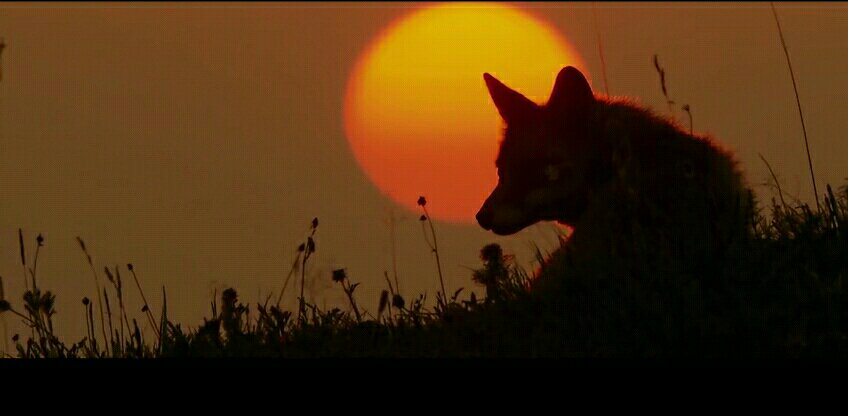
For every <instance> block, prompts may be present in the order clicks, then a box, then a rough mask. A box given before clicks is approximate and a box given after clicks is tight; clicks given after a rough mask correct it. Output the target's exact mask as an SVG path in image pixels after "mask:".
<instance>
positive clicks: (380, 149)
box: [344, 3, 585, 223]
mask: <svg viewBox="0 0 848 416" xmlns="http://www.w3.org/2000/svg"><path fill="white" fill-rule="evenodd" d="M567 65H572V66H575V67H578V68H581V69H584V68H585V67H584V65H583V63H582V60H581V59H580V57H579V56H578V54H577V53H576V52H575V51H574V49H573V48H572V47H571V45H569V43H568V42H567V41H566V40H565V39H564V38H563V37H562V36H561V35H560V34H558V33H557V32H556V31H555V30H554V29H552V28H551V27H549V26H548V25H547V24H546V23H544V22H542V21H540V20H538V19H536V18H534V17H533V16H531V15H529V14H527V13H525V12H522V11H520V10H518V9H516V8H514V7H511V6H508V5H502V4H489V3H471V4H463V3H458V4H456V3H451V4H444V5H437V6H430V7H427V8H424V9H422V10H418V11H416V12H413V13H411V14H409V15H407V16H404V17H402V18H401V19H399V20H398V21H396V22H394V23H393V24H392V25H391V26H389V27H388V28H386V29H385V30H384V31H383V32H382V33H381V34H380V35H379V36H378V38H377V39H375V40H374V41H373V42H372V43H371V44H370V45H369V47H368V49H367V50H366V51H364V53H363V54H362V55H361V56H360V58H359V60H358V62H357V64H356V66H355V67H354V70H353V72H352V74H351V76H350V78H349V81H348V86H347V95H346V99H345V109H344V118H345V119H344V122H345V131H346V133H347V138H348V141H349V143H350V146H351V149H352V151H353V154H354V155H355V157H356V159H357V161H358V162H359V164H360V166H361V167H362V169H363V170H364V171H365V172H366V174H367V175H368V177H369V178H370V179H371V181H372V182H373V183H374V184H375V185H376V186H377V188H379V189H380V190H381V192H383V193H384V194H385V195H387V196H388V197H389V198H391V199H392V200H393V201H395V202H396V203H398V204H400V205H402V206H405V207H407V208H409V209H411V210H414V211H415V212H417V207H416V206H415V203H416V200H417V199H418V196H419V195H426V197H427V200H428V201H429V202H430V203H429V205H428V209H429V210H430V212H431V214H432V215H433V217H434V218H436V219H440V220H445V221H450V222H455V223H467V222H471V221H473V219H474V214H475V213H476V212H477V210H478V209H479V208H480V205H481V204H482V203H483V201H484V200H485V199H486V196H487V195H488V194H489V192H491V190H492V188H493V187H494V185H495V184H496V183H497V173H496V170H495V167H494V160H495V157H496V155H497V150H498V140H499V139H500V130H501V128H502V127H503V125H502V123H503V122H502V121H501V118H500V116H499V115H498V112H497V110H496V109H495V107H494V105H493V104H492V103H491V100H490V98H489V94H488V92H487V90H486V86H485V83H484V81H483V73H484V72H488V73H491V74H492V75H494V76H496V77H498V79H500V80H502V81H503V82H504V83H506V84H507V85H510V86H511V87H513V88H515V89H516V90H517V91H519V92H521V93H523V94H524V95H526V96H527V97H529V98H531V99H533V100H535V101H536V102H539V103H543V102H545V100H546V99H547V97H548V94H549V93H550V90H551V86H552V85H553V81H554V78H555V77H556V75H557V73H558V72H559V70H560V69H561V68H563V67H564V66H567Z"/></svg>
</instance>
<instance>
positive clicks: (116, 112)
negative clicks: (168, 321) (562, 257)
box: [0, 3, 848, 348]
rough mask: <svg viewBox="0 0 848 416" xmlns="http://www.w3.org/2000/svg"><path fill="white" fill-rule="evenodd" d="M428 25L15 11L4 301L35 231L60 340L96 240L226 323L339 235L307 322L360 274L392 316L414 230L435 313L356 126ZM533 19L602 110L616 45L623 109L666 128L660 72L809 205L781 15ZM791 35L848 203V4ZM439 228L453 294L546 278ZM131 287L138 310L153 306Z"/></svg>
mask: <svg viewBox="0 0 848 416" xmlns="http://www.w3.org/2000/svg"><path fill="white" fill-rule="evenodd" d="M418 7H420V6H419V5H418V4H415V3H379V4H366V3H335V4H333V3H329V4H312V3H310V4H308V5H306V4H297V3H283V4H273V3H259V4H248V3H238V4H226V3H213V4H207V5H204V4H197V3H192V4H160V3H155V4H153V3H141V4H138V5H134V4H131V3H118V4H113V5H112V4H106V3H96V4H95V3H92V4H72V3H60V4H59V3H57V4H50V3H30V4H26V3H3V4H2V5H0V37H3V38H4V39H5V42H6V44H7V47H6V49H5V51H4V52H3V54H2V58H0V62H2V71H3V78H2V81H0V276H3V278H4V283H5V289H6V294H7V295H6V296H7V298H10V299H12V301H13V304H15V305H17V306H18V307H20V302H19V300H20V295H21V293H22V286H23V283H22V273H23V272H22V270H21V265H20V257H19V251H18V236H17V230H18V228H23V230H24V232H25V237H26V242H27V245H28V255H29V256H30V258H31V256H32V254H33V250H34V246H35V244H34V242H35V236H36V234H37V233H39V232H41V233H43V234H44V236H45V238H46V246H45V247H44V248H43V249H42V252H41V253H40V254H39V256H40V257H39V267H38V274H39V280H40V282H41V285H42V286H43V287H45V288H48V289H51V290H54V291H55V292H56V293H57V294H58V300H57V309H58V310H59V314H58V315H57V318H58V323H59V325H60V329H59V332H60V333H61V334H74V335H75V337H76V336H81V334H83V332H84V328H85V324H84V321H83V320H82V317H83V308H82V305H81V303H80V299H82V297H83V296H93V291H94V289H93V286H94V284H93V281H92V276H91V272H90V270H89V269H88V264H87V263H86V261H85V258H84V256H83V254H82V252H81V251H80V249H79V246H78V245H77V243H76V241H75V237H76V236H81V237H82V238H83V239H84V240H85V241H86V243H87V245H88V247H89V250H90V251H91V252H92V254H93V256H94V259H95V262H96V265H97V268H98V272H100V273H101V284H103V282H104V281H105V278H104V276H103V275H102V267H103V266H104V265H112V266H114V265H117V264H121V265H124V264H126V263H128V262H132V263H134V265H135V266H136V268H137V271H138V272H139V276H140V278H141V279H142V286H143V287H144V289H145V291H146V294H147V297H148V298H149V300H150V301H151V303H152V306H153V307H154V308H155V310H158V309H159V307H160V306H161V286H162V285H165V286H166V287H167V290H168V299H169V310H170V311H171V315H172V317H174V318H175V319H176V320H177V321H178V322H181V323H182V324H183V325H188V326H196V325H198V324H199V323H200V320H201V317H203V316H204V315H205V316H208V315H209V302H210V300H211V294H212V291H213V289H214V288H218V289H219V292H220V289H221V288H223V287H226V286H227V285H230V286H234V287H235V288H237V289H238V290H239V293H240V295H241V298H242V300H244V301H249V302H256V301H257V300H258V299H259V296H260V292H261V294H262V296H263V297H264V296H265V295H267V294H269V293H270V292H271V291H279V289H280V288H281V286H282V282H283V279H284V277H285V276H286V274H287V272H288V270H289V267H290V265H291V262H292V260H293V258H294V254H295V248H296V247H297V245H298V244H300V243H301V242H302V241H303V239H304V238H305V236H306V232H307V228H308V226H309V223H310V221H311V220H312V218H313V217H318V218H319V219H320V225H319V229H318V232H317V238H316V242H317V249H318V251H317V254H316V256H315V257H313V258H312V259H310V262H312V263H313V267H312V268H311V269H310V279H309V280H310V282H312V283H308V284H311V285H312V290H311V291H309V293H311V295H310V299H317V300H318V303H319V304H324V303H326V305H328V306H334V305H337V306H340V307H344V306H345V304H344V303H343V299H344V298H343V294H342V292H341V289H340V288H339V287H337V286H334V285H333V284H332V282H331V280H330V275H329V272H330V270H331V269H333V268H337V267H346V268H347V269H348V274H349V276H350V277H351V278H352V279H353V281H355V282H361V283H362V285H361V286H360V288H359V289H358V291H357V293H358V295H359V296H358V298H359V299H360V301H361V302H362V303H363V304H364V306H365V307H366V308H368V309H370V310H372V311H373V310H374V309H376V303H377V298H378V295H379V293H380V291H381V290H382V289H383V288H385V281H384V278H383V272H384V270H387V271H389V272H391V269H392V266H391V264H392V261H391V255H390V253H391V250H390V243H389V241H390V239H389V235H390V234H389V227H388V226H387V220H388V218H389V212H390V210H392V209H394V210H395V212H396V216H398V217H399V219H398V221H397V224H396V228H395V232H396V236H397V267H398V274H399V280H400V289H401V290H402V292H403V293H404V294H406V295H407V296H409V295H412V294H417V293H422V292H424V291H427V292H428V294H429V295H430V296H429V297H430V299H432V297H433V295H434V294H435V289H436V288H437V287H438V277H437V275H436V266H435V262H434V258H433V256H432V254H431V253H430V251H429V249H428V247H427V244H426V242H425V240H424V236H423V233H422V229H421V224H420V223H419V222H418V220H417V218H418V216H419V215H420V213H419V212H411V211H405V210H404V209H403V208H401V207H398V206H396V205H395V204H394V203H392V202H391V201H389V200H388V199H386V198H385V197H384V196H382V195H381V193H380V192H379V191H378V190H377V189H375V188H374V186H373V185H371V184H370V183H369V181H368V179H367V178H366V176H365V175H364V174H363V173H362V172H361V171H360V169H359V167H358V165H357V162H356V160H355V159H354V158H353V156H352V155H351V154H350V152H349V150H348V147H347V142H346V138H345V133H344V129H343V124H342V104H343V96H344V91H345V87H346V82H347V79H348V75H349V72H350V70H351V69H352V67H353V65H354V62H355V60H356V58H357V57H358V56H359V54H361V53H362V52H363V51H364V50H365V48H366V47H367V46H368V45H369V43H370V42H371V41H372V40H373V39H374V37H375V36H376V35H377V34H378V33H379V32H380V31H381V30H382V29H383V28H384V27H385V26H386V25H388V24H390V23H391V22H393V21H395V20H396V19H398V18H401V17H403V16H405V15H407V14H408V13H412V12H414V11H415V10H416V9H417V8H418ZM516 7H518V8H520V9H523V10H525V11H527V12H528V13H530V14H531V15H533V16H534V17H536V18H538V19H540V20H542V21H545V22H547V23H548V24H550V25H551V26H552V27H554V28H556V29H557V30H558V31H560V32H561V34H562V35H563V36H564V37H565V38H566V39H568V40H570V42H571V43H572V45H573V47H574V49H575V50H576V51H578V52H579V53H580V54H581V56H582V58H583V60H584V62H585V63H586V65H587V67H588V72H589V76H590V77H591V78H592V79H593V84H594V87H595V89H596V91H599V90H601V85H602V84H601V83H600V80H601V75H600V74H601V65H600V60H599V57H598V45H597V37H596V36H597V33H598V32H599V33H600V35H601V36H602V39H603V44H604V53H605V58H606V65H607V73H608V74H607V75H608V79H609V87H610V90H611V93H612V94H614V95H627V96H631V97H634V98H636V99H638V100H640V101H641V102H642V103H643V104H645V105H648V106H651V107H654V108H656V109H657V110H658V111H660V112H663V111H664V110H665V108H666V107H665V103H664V99H663V97H662V94H661V90H660V87H659V78H658V75H657V73H656V71H655V69H654V67H653V64H652V57H653V55H654V54H655V53H656V54H659V57H660V61H661V63H662V65H663V66H664V67H665V70H666V78H667V85H668V89H669V94H670V95H671V98H672V99H674V100H676V101H678V102H679V103H681V104H683V103H688V104H689V105H690V106H691V109H692V110H691V111H692V114H693V117H694V126H695V129H696V130H698V131H700V132H708V133H710V134H712V135H714V136H715V137H716V138H717V140H718V141H720V142H722V143H723V144H725V145H726V146H727V147H729V148H730V149H733V150H734V151H735V152H736V153H737V155H738V158H739V160H740V161H741V162H742V166H743V168H744V170H745V172H746V175H747V178H748V181H749V183H751V184H752V185H757V184H760V183H762V182H764V181H765V180H766V179H767V177H768V173H767V170H766V168H765V166H764V164H763V163H762V162H761V161H760V159H759V157H758V153H759V154H762V155H763V156H764V157H765V158H766V159H767V160H768V161H769V162H770V163H771V165H772V167H773V168H774V169H775V170H776V173H777V174H778V176H779V177H780V179H781V182H782V185H783V186H784V189H785V190H786V191H788V192H789V193H791V194H794V195H797V196H798V197H800V198H801V199H803V200H806V201H811V195H812V191H811V185H810V181H809V173H808V170H807V159H806V155H805V153H804V145H803V137H802V133H801V125H800V121H799V119H798V114H797V109H796V104H795V99H794V95H793V92H792V84H791V81H790V78H789V73H788V70H787V67H786V61H785V57H784V55H783V51H782V49H781V46H780V43H779V38H778V34H777V30H776V26H775V23H774V20H773V17H772V14H771V10H770V8H769V5H768V3H702V4H684V3H677V4H673V3H659V4H639V3H620V4H617V3H598V4H597V5H596V14H597V23H598V25H597V26H595V25H594V24H593V18H592V9H591V7H592V5H591V3H577V4H574V3H563V4H558V3H536V4H533V3H522V4H517V5H516ZM778 12H779V14H780V18H781V24H782V26H783V30H784V34H785V37H786V41H787V44H788V48H789V51H790V54H791V58H792V63H793V65H794V70H795V74H796V77H797V81H798V88H799V92H800V96H801V100H802V104H803V110H804V114H805V116H806V122H807V129H808V133H809V138H810V147H811V153H812V159H813V162H814V164H815V172H816V175H817V179H818V183H819V188H820V191H821V190H823V189H824V184H826V183H833V184H838V185H842V184H844V183H845V182H844V179H843V178H846V177H848V169H846V164H845V162H846V155H848V141H846V140H845V132H846V131H848V117H846V114H845V112H846V105H845V97H846V96H848V80H846V79H845V78H844V74H846V73H848V41H846V39H848V5H846V4H842V3H822V4H814V3H813V4H810V3H804V4H800V3H798V4H792V3H780V4H778ZM493 111H494V109H493ZM497 139H498V138H497V137H493V138H492V140H497ZM755 189H756V190H757V191H758V193H759V194H761V195H765V196H769V195H771V194H770V193H768V191H767V190H766V188H764V187H762V186H755ZM481 202H482V201H481ZM432 203H433V204H435V203H437V202H436V201H433V202H432ZM435 226H436V232H437V237H438V243H439V249H440V253H441V256H442V263H443V264H442V268H443V270H444V271H445V277H446V285H447V286H448V290H450V291H452V290H455V289H458V288H459V287H465V288H467V289H468V288H472V287H475V286H474V285H473V284H472V283H471V281H470V272H469V271H468V269H467V268H466V267H469V268H470V267H477V266H479V265H480V262H479V260H478V258H477V255H478V252H479V249H480V248H481V247H482V246H483V245H484V244H486V243H489V242H500V243H501V244H503V245H504V247H505V249H506V251H508V252H513V253H517V254H518V255H519V257H520V259H521V261H522V263H523V264H525V265H527V264H529V259H530V257H529V256H528V254H529V247H530V243H531V242H535V243H537V244H540V245H541V246H543V247H551V244H552V243H553V241H554V234H553V231H552V228H550V226H549V225H540V226H535V227H531V228H530V229H528V230H525V231H523V232H521V233H519V234H517V235H515V236H512V237H496V236H494V235H493V234H491V233H488V232H485V231H484V230H482V229H480V228H479V227H477V226H476V225H474V224H468V225H466V226H463V225H451V224H446V223H441V222H436V224H435ZM123 272H124V273H126V270H125V269H124V270H123ZM127 278H128V276H125V280H126V279H127ZM124 286H125V287H126V288H127V290H126V292H127V293H128V294H127V298H128V299H127V303H128V304H129V305H131V306H132V307H133V308H134V309H135V310H136V311H137V310H138V308H140V304H139V298H138V296H137V294H136V291H135V290H134V285H132V283H130V282H129V281H125V285H124ZM294 289H295V286H294V285H291V286H290V287H289V289H288V293H287V295H286V302H287V304H288V305H294V304H295V303H294V302H295V301H294V299H295V297H294V296H295V292H296V291H295V290H294ZM476 289H477V291H478V293H481V292H482V290H481V289H480V288H476ZM431 304H432V303H431ZM136 316H137V317H138V318H141V314H140V313H136ZM139 320H140V321H141V319H139ZM6 321H7V322H8V323H9V325H10V329H9V331H10V334H11V333H13V332H17V331H20V326H19V324H18V323H17V319H12V317H10V316H7V317H6ZM0 348H2V343H0Z"/></svg>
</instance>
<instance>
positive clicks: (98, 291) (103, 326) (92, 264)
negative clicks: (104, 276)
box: [77, 237, 109, 343]
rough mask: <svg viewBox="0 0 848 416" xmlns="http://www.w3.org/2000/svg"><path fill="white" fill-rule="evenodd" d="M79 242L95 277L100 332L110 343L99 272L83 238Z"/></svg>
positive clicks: (78, 238)
mask: <svg viewBox="0 0 848 416" xmlns="http://www.w3.org/2000/svg"><path fill="white" fill-rule="evenodd" d="M77 241H78V242H79V244H80V247H81V248H82V252H83V253H85V256H86V258H87V259H88V266H89V267H91V274H93V275H94V286H95V288H96V289H97V292H96V293H97V309H99V310H100V330H101V332H102V333H103V342H104V343H108V342H109V338H108V337H107V336H106V325H105V324H106V322H105V321H106V320H105V319H104V317H103V301H102V300H101V299H100V279H98V278H97V270H95V269H94V261H92V259H91V254H88V250H86V248H85V242H84V241H82V238H80V237H77Z"/></svg>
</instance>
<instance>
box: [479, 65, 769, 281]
mask: <svg viewBox="0 0 848 416" xmlns="http://www.w3.org/2000/svg"><path fill="white" fill-rule="evenodd" d="M483 78H484V81H485V84H486V87H487V89H488V92H489V95H490V97H491V100H492V102H493V103H494V106H495V108H496V109H497V111H498V113H499V114H500V117H501V118H502V120H503V122H504V124H505V127H504V130H503V138H502V140H501V141H500V147H499V151H498V155H497V158H496V160H495V167H496V169H497V174H498V182H497V185H496V186H495V188H494V190H492V192H491V194H490V195H489V196H488V198H487V199H486V200H485V202H483V204H482V207H481V208H480V209H479V211H478V212H477V214H476V220H477V223H478V224H479V225H480V226H481V227H482V228H483V229H484V230H487V231H491V232H493V233H494V234H496V235H501V236H506V235H513V234H516V233H517V232H519V231H521V230H523V229H525V228H527V227H529V226H531V225H533V224H536V223H538V222H541V221H556V222H558V223H560V224H563V225H565V226H567V227H568V228H569V229H571V233H570V235H569V236H568V238H567V239H566V240H564V244H563V246H562V247H561V248H560V249H559V250H558V251H557V252H555V253H553V254H552V255H551V257H550V258H549V263H555V262H557V261H560V262H562V261H565V259H567V260H568V261H570V262H571V263H569V264H576V263H579V262H581V261H582V262H583V263H582V264H584V265H592V267H594V266H603V265H604V264H606V263H609V262H610V260H611V259H616V260H620V259H630V260H632V261H633V262H634V264H636V263H639V264H643V265H644V264H652V263H650V262H647V261H646V260H645V259H657V258H659V257H660V256H662V255H668V256H671V257H673V258H677V259H683V260H684V261H682V262H677V263H676V264H684V265H689V266H690V267H691V268H693V269H698V268H700V267H703V266H704V265H705V263H710V262H715V261H717V260H719V259H721V258H722V256H723V255H725V254H727V253H728V248H729V247H737V246H738V243H740V242H742V241H744V240H746V238H748V237H749V236H750V234H751V226H752V223H751V219H752V218H753V210H754V204H755V202H754V197H753V193H752V192H751V190H750V189H749V188H748V186H747V184H746V183H745V179H744V177H743V174H742V171H741V169H740V166H739V163H738V161H737V160H736V159H735V157H734V155H733V154H732V152H731V151H730V150H727V149H726V148H724V147H723V146H721V145H720V144H719V143H718V142H717V141H716V140H715V139H713V138H712V137H711V136H710V135H702V134H695V133H692V132H688V131H686V130H684V129H683V128H682V126H680V125H679V124H678V123H677V122H676V121H675V120H673V119H672V118H670V117H665V116H659V115H657V114H656V113H654V112H653V111H652V110H651V109H649V108H647V107H644V106H642V105H640V104H637V103H636V102H635V101H634V100H632V99H629V98H625V97H609V96H605V95H603V96H602V95H600V94H598V95H596V94H595V93H593V91H592V88H591V87H590V85H589V82H588V81H587V79H586V77H584V75H583V74H582V73H581V72H580V71H579V70H578V69H576V68H574V67H572V66H566V67H564V68H562V69H561V70H560V71H559V73H558V74H557V76H556V79H555V81H554V85H553V89H552V91H551V94H550V96H549V98H548V100H547V102H546V103H544V104H537V103H536V102H534V101H532V100H530V99H528V98H527V97H525V96H524V95H522V94H521V93H519V92H517V91H515V90H513V89H512V88H510V87H508V86H506V85H505V84H504V83H502V82H501V81H499V80H498V79H496V78H495V77H493V76H492V75H490V74H489V73H484V74H483ZM560 251H561V252H562V253H560ZM668 256H666V257H668ZM675 267H676V266H675ZM675 271H676V272H685V270H675ZM690 271H697V270H690ZM549 274H550V273H549ZM545 277H546V276H545V275H544V273H543V275H542V276H539V279H537V281H543V280H544V279H545ZM547 278H548V279H550V278H551V277H550V276H548V277H547Z"/></svg>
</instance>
